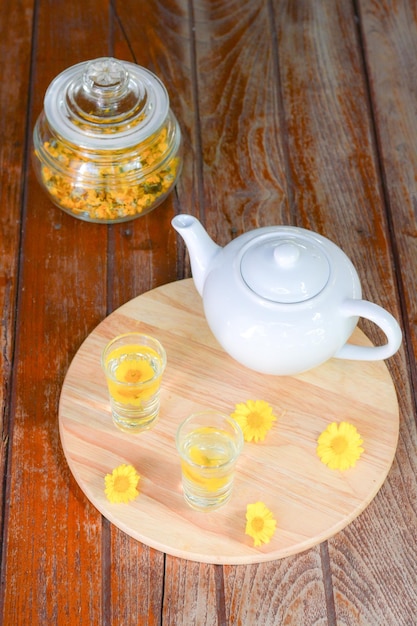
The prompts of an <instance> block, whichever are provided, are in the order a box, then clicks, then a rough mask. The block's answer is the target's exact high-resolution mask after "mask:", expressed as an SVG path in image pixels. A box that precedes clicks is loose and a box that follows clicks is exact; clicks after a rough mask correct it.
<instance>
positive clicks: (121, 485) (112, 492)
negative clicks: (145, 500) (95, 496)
mask: <svg viewBox="0 0 417 626" xmlns="http://www.w3.org/2000/svg"><path fill="white" fill-rule="evenodd" d="M139 478H140V476H139V474H138V473H137V471H136V470H135V468H134V467H133V466H132V465H125V464H123V465H119V467H116V468H115V469H114V470H113V472H112V473H111V474H106V476H105V477H104V483H105V489H104V493H105V494H106V496H107V499H108V500H110V502H111V503H112V504H115V503H119V502H130V501H131V500H134V499H135V498H136V496H137V495H138V494H139V492H138V490H137V486H138V482H139Z"/></svg>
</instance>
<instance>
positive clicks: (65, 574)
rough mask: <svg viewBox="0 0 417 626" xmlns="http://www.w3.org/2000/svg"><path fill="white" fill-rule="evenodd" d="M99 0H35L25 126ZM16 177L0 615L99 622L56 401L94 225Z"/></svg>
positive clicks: (77, 334)
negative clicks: (15, 293) (20, 218)
mask: <svg viewBox="0 0 417 626" xmlns="http://www.w3.org/2000/svg"><path fill="white" fill-rule="evenodd" d="M103 4H104V3H103V2H98V1H97V2H94V0H91V1H89V2H84V3H83V4H82V11H81V10H80V7H81V4H77V3H62V2H60V3H55V2H46V1H45V2H38V3H37V14H36V19H35V25H36V35H35V37H36V41H35V47H34V51H35V57H34V73H33V77H32V98H33V115H32V116H31V117H30V118H29V119H28V125H29V129H30V130H31V128H32V126H33V124H34V122H35V116H36V115H37V114H38V113H39V112H40V110H41V107H42V100H43V95H44V91H45V89H46V87H47V85H48V84H49V82H50V81H51V80H52V79H53V78H54V76H55V75H56V74H57V73H58V72H60V71H61V70H63V69H64V68H65V67H67V66H69V65H72V64H73V63H75V62H78V61H80V60H82V59H83V58H85V57H87V58H88V57H90V56H91V55H96V54H103V53H105V52H106V39H107V38H108V30H107V28H108V15H107V10H106V5H104V6H103ZM16 36H18V35H16ZM23 75H24V74H22V76H23ZM29 88H30V85H29V82H27V83H26V85H25V89H26V90H27V92H28V93H29ZM14 105H15V104H14ZM25 176H26V181H27V187H26V193H27V195H26V196H25V198H26V204H25V207H24V211H25V215H24V217H25V223H24V237H23V241H22V256H21V261H22V262H21V268H20V272H21V279H20V288H21V292H20V297H19V308H18V313H17V332H18V340H17V350H16V356H15V363H14V368H15V369H14V372H15V376H14V385H13V402H12V405H11V406H12V411H13V433H12V438H11V450H10V471H9V477H8V478H9V480H8V485H7V488H8V510H7V513H8V520H7V529H6V530H7V532H6V535H5V543H4V555H3V580H4V610H3V622H4V623H5V624H12V623H22V624H23V623H33V624H42V623H43V624H45V623H64V622H65V623H74V624H85V623H91V624H93V623H100V622H101V615H102V607H101V604H102V589H101V565H102V554H101V548H102V546H101V517H100V515H99V514H98V513H97V511H96V510H95V509H94V507H93V506H92V505H90V504H89V503H88V501H87V500H86V499H85V498H84V497H83V496H82V494H81V492H80V490H79V489H78V487H77V485H76V484H75V481H73V479H72V477H71V475H70V472H69V470H68V467H67V464H66V462H65V460H64V458H63V454H62V452H61V447H60V442H59V436H58V428H57V406H58V399H59V393H60V388H61V384H62V381H63V376H64V374H65V371H66V368H67V366H68V364H69V362H70V360H71V357H72V355H73V354H74V352H75V351H76V349H77V348H78V346H79V344H80V343H81V341H82V340H83V338H84V337H85V336H86V334H88V332H89V331H90V330H91V329H92V328H93V327H94V326H95V325H96V323H97V322H98V321H99V320H100V319H101V318H102V317H103V316H104V315H105V272H103V270H102V268H103V267H104V266H105V247H106V231H105V230H101V231H100V227H97V226H94V225H90V224H84V223H82V222H79V221H78V220H75V219H73V218H72V217H69V216H67V215H64V214H63V213H62V212H61V211H59V210H58V209H56V208H54V207H53V206H52V205H51V204H50V203H49V202H48V200H47V199H46V196H45V195H44V193H43V191H42V190H41V189H40V187H39V185H38V183H37V182H36V181H35V177H34V174H33V171H32V169H31V164H30V163H28V169H27V171H26V172H25Z"/></svg>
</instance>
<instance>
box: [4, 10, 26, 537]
mask: <svg viewBox="0 0 417 626" xmlns="http://www.w3.org/2000/svg"><path fill="white" fill-rule="evenodd" d="M32 5H33V2H32V1H27V2H24V3H22V6H21V7H17V6H15V5H7V6H5V7H4V8H3V10H2V19H1V21H0V59H1V60H2V63H3V80H4V81H7V89H4V88H3V89H1V90H0V107H1V111H2V115H1V118H0V136H1V138H2V139H1V142H0V165H1V167H0V202H1V206H2V207H3V210H2V211H1V213H0V242H1V264H0V310H1V311H2V323H1V334H0V346H1V349H0V379H1V383H0V415H1V418H0V428H1V440H0V476H1V477H3V475H4V470H5V465H6V462H7V450H8V442H9V418H10V410H9V399H10V387H11V377H12V366H13V348H14V333H13V325H14V321H15V303H16V297H17V288H18V276H19V273H18V260H19V259H18V255H19V241H20V228H21V194H22V187H21V181H22V170H23V167H24V161H25V158H26V153H25V120H26V112H27V105H28V92H27V81H28V77H29V64H30V49H31V18H32V11H33V6H32ZM9 51H10V52H9ZM3 487H4V481H3V479H1V480H0V513H1V515H0V519H1V523H0V524H1V526H2V522H3V495H4V494H3ZM0 530H1V528H0Z"/></svg>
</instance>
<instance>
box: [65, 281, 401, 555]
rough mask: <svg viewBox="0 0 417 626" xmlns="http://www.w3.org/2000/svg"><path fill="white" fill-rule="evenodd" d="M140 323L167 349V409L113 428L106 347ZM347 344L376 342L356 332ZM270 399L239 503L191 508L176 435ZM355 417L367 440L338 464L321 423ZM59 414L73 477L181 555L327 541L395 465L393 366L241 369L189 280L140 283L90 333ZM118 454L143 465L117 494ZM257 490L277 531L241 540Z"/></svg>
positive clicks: (114, 512) (272, 550) (131, 529)
mask: <svg viewBox="0 0 417 626" xmlns="http://www.w3.org/2000/svg"><path fill="white" fill-rule="evenodd" d="M131 330H137V331H141V332H146V333H148V334H151V335H153V336H155V337H157V338H158V339H159V340H160V341H161V342H162V344H163V346H164V347H165V349H166V351H167V361H168V362H167V368H166V371H165V373H164V376H163V384H162V391H161V410H160V417H159V420H158V422H157V424H156V425H155V427H154V428H153V429H152V430H150V431H148V432H144V433H141V434H138V435H132V434H129V433H124V432H121V431H120V430H118V429H117V428H116V427H115V426H114V425H113V422H112V419H111V414H110V411H109V402H108V392H107V386H106V382H105V379H104V376H103V373H102V371H101V365H100V356H101V352H102V350H103V348H104V347H105V345H106V344H107V343H108V341H109V340H110V339H112V338H113V337H115V336H117V335H119V334H122V333H125V332H129V331H131ZM352 341H354V342H356V343H360V344H362V345H366V344H369V343H370V342H369V341H367V340H366V338H365V336H364V335H363V333H362V332H361V331H360V330H359V329H357V330H356V331H355V334H354V337H353V338H352ZM248 399H252V400H266V401H267V402H268V403H269V404H270V405H271V406H272V407H273V409H274V414H275V415H276V416H277V418H278V421H277V422H276V424H275V425H274V427H273V428H272V430H271V432H270V433H268V436H267V438H266V440H265V441H264V442H262V443H261V442H259V443H257V444H255V443H253V442H252V443H246V444H245V446H244V450H243V453H242V455H241V457H240V459H239V462H238V467H237V471H236V477H235V484H234V489H233V495H232V499H231V501H230V502H229V503H228V504H227V506H225V507H223V508H222V509H221V510H218V511H216V512H213V513H201V512H195V511H192V510H191V509H190V508H189V507H188V505H187V504H186V503H185V501H184V499H183V496H182V490H181V485H180V483H181V472H180V464H179V459H178V455H177V452H176V449H175V432H176V429H177V428H178V426H179V424H180V423H181V421H182V420H183V419H185V417H187V416H188V415H191V414H192V413H194V412H197V411H200V410H203V409H205V408H212V409H216V410H219V411H220V412H222V413H227V414H230V413H231V412H233V410H234V407H235V405H236V404H237V403H238V402H246V401H247V400H248ZM344 420H347V421H349V422H351V423H352V424H354V425H355V426H356V427H357V429H358V431H359V432H360V434H361V435H362V437H363V439H364V446H365V453H364V455H363V457H362V458H361V460H360V461H359V462H358V463H357V466H356V467H355V468H353V469H351V470H349V471H346V472H340V471H337V472H334V471H331V470H329V469H328V468H327V467H326V466H324V465H323V464H322V463H321V461H320V460H319V459H318V457H317V456H316V454H315V449H316V445H317V438H318V436H319V434H320V433H321V432H322V431H323V430H324V429H325V428H326V426H327V425H328V424H330V423H331V422H332V421H336V422H340V421H344ZM59 421H60V433H61V440H62V445H63V448H64V452H65V455H66V457H67V460H68V463H69V466H70V468H71V470H72V472H73V474H74V476H75V479H76V480H77V482H78V484H79V485H80V487H81V488H82V490H83V491H84V493H85V494H86V495H87V497H88V498H89V499H90V501H91V502H92V503H93V504H94V505H95V506H96V507H97V508H98V509H99V510H100V512H101V513H102V514H103V515H105V517H106V518H107V519H108V520H110V521H111V522H113V523H114V524H115V525H116V526H118V527H119V528H120V529H122V530H124V531H125V532H127V533H128V534H129V535H131V536H132V537H134V538H135V539H138V540H139V541H142V542H143V543H145V544H147V545H149V546H151V547H153V548H156V549H158V550H161V551H163V552H166V553H168V554H171V555H173V556H177V557H180V558H188V559H191V560H194V561H201V562H206V563H218V564H235V565H237V564H248V563H258V562H262V561H268V560H274V559H277V558H282V557H285V556H289V555H291V554H296V553H298V552H301V551H304V550H306V549H308V548H311V547H312V546H314V545H316V544H318V543H320V542H322V541H324V540H325V539H328V538H329V537H330V536H332V535H334V534H335V533H337V532H338V531H340V530H341V529H342V528H344V527H345V526H346V525H347V524H348V523H349V522H351V521H352V520H353V519H355V518H356V517H357V516H358V515H359V514H360V513H361V512H362V511H363V509H364V508H365V507H366V506H367V505H368V504H369V502H370V501H371V500H372V498H373V497H374V496H375V495H376V493H377V491H378V490H379V488H380V486H381V485H382V483H383V481H384V480H385V477H386V475H387V473H388V471H389V469H390V467H391V463H392V460H393V458H394V454H395V449H396V445H397V438H398V428H399V421H398V404H397V398H396V393H395V388H394V385H393V383H392V380H391V377H390V375H389V372H388V370H387V369H386V366H385V363H384V362H381V361H376V362H356V361H345V360H340V359H331V360H330V361H328V362H327V363H325V364H324V365H322V366H320V367H318V368H315V369H314V370H311V371H309V372H306V373H303V374H302V375H298V376H291V377H290V376H284V377H279V376H266V375H262V374H258V373H256V372H253V371H251V370H249V369H247V368H244V367H242V366H240V365H239V364H238V363H236V362H235V361H234V360H233V359H231V358H230V357H229V356H228V355H227V354H226V353H225V352H224V351H223V349H222V348H221V347H220V346H219V345H218V344H217V342H216V340H215V339H214V337H213V336H212V334H211V332H210V330H209V328H208V326H207V323H206V320H205V317H204V312H203V306H202V301H201V298H200V296H199V295H198V294H197V292H196V290H195V287H194V283H193V281H192V279H187V280H184V281H177V282H175V283H171V284H169V285H166V286H163V287H159V288H157V289H154V290H152V291H150V292H148V293H145V294H143V295H141V296H138V297H137V298H134V299H133V300H132V301H130V302H128V303H127V304H125V305H123V306H122V307H120V308H119V309H118V310H116V311H115V312H113V313H112V314H111V315H110V316H109V317H107V318H106V319H105V320H104V321H103V322H102V323H101V324H100V325H99V326H98V327H97V328H96V329H95V330H94V331H93V332H92V333H91V334H90V336H89V337H88V338H87V339H86V340H85V341H84V343H83V345H82V346H81V348H80V350H79V351H78V352H77V354H76V355H75V357H74V359H73V361H72V363H71V366H70V368H69V370H68V373H67V376H66V378H65V381H64V385H63V389H62V393H61V400H60V408H59ZM122 463H127V464H131V465H133V466H134V467H135V468H136V469H137V471H138V472H139V474H140V476H141V479H140V484H139V489H140V496H139V498H136V500H135V501H133V502H131V503H129V504H126V505H115V504H111V503H109V502H108V500H107V499H106V496H105V494H104V476H105V475H106V473H111V472H112V470H113V469H114V468H115V467H117V466H118V465H120V464H122ZM258 500H261V501H263V502H265V503H266V504H267V506H268V507H269V508H270V509H271V510H273V511H274V514H275V516H276V518H277V520H278V530H277V532H276V533H275V536H274V538H273V539H272V540H271V542H270V543H269V544H267V545H265V546H263V547H261V548H254V547H253V541H252V540H251V539H250V538H249V537H245V533H244V527H245V523H246V522H245V513H246V504H249V503H250V502H257V501H258Z"/></svg>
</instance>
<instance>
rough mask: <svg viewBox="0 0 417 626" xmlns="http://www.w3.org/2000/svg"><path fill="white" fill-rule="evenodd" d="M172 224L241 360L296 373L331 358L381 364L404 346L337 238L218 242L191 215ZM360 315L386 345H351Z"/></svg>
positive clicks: (224, 342)
mask: <svg viewBox="0 0 417 626" xmlns="http://www.w3.org/2000/svg"><path fill="white" fill-rule="evenodd" d="M172 226H173V227H174V228H175V230H176V231H177V232H178V233H179V234H180V235H181V236H182V237H183V239H184V241H185V243H186V245H187V248H188V252H189V255H190V260H191V270H192V274H193V279H194V283H195V286H196V289H197V291H198V292H199V294H200V295H201V296H202V297H203V306H204V312H205V315H206V318H207V322H208V325H209V327H210V329H211V331H212V332H213V334H214V336H215V337H216V339H217V341H218V342H219V343H220V345H221V346H222V347H223V348H224V349H225V350H226V352H228V354H229V355H230V356H232V357H233V358H234V359H236V361H238V362H239V363H241V364H243V365H245V366H246V367H249V368H250V369H253V370H256V371H258V372H263V373H265V374H278V375H292V374H297V373H300V372H303V371H306V370H309V369H311V368H313V367H316V366H317V365H320V364H321V363H324V362H325V361H327V360H328V359H330V358H331V357H337V358H341V359H357V360H362V361H365V360H366V361H375V360H380V359H386V358H388V357H390V356H392V355H393V354H394V353H395V352H396V351H397V350H398V348H399V347H400V345H401V339H402V335H401V330H400V327H399V325H398V323H397V322H396V320H395V319H394V318H393V316H392V315H391V314H390V313H388V312H387V311H385V310H384V309H383V308H381V307H380V306H378V305H376V304H373V303H371V302H367V301H365V300H362V299H361V296H362V291H361V285H360V282H359V278H358V275H357V273H356V270H355V268H354V266H353V265H352V263H351V261H350V260H349V258H348V257H347V256H346V255H345V253H344V252H343V251H342V250H341V249H340V248H339V247H338V246H336V245H335V244H334V243H332V242H331V241H330V240H329V239H326V238H325V237H323V236H322V235H319V234H317V233H314V232H312V231H309V230H305V229H303V228H298V227H293V226H271V227H265V228H258V229H256V230H253V231H250V232H248V233H245V234H243V235H241V236H240V237H237V238H236V239H234V240H233V241H231V242H230V243H229V244H228V245H227V246H226V247H225V248H221V247H220V246H218V245H217V244H215V243H214V242H213V241H212V239H211V238H210V237H209V236H208V234H207V232H206V231H205V230H204V228H203V226H202V225H201V223H200V222H199V221H198V220H197V219H196V218H195V217H193V216H191V215H184V214H183V215H177V216H176V217H174V219H173V220H172ZM359 317H364V318H367V319H369V320H371V321H372V322H374V323H375V324H377V325H378V326H379V327H380V328H381V329H382V331H383V332H384V333H385V335H386V338H387V343H386V344H385V345H382V346H377V347H374V346H369V347H368V346H358V345H352V344H347V343H346V342H347V340H348V339H349V337H350V336H351V334H352V332H353V330H354V328H355V327H356V325H357V323H358V319H359Z"/></svg>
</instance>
